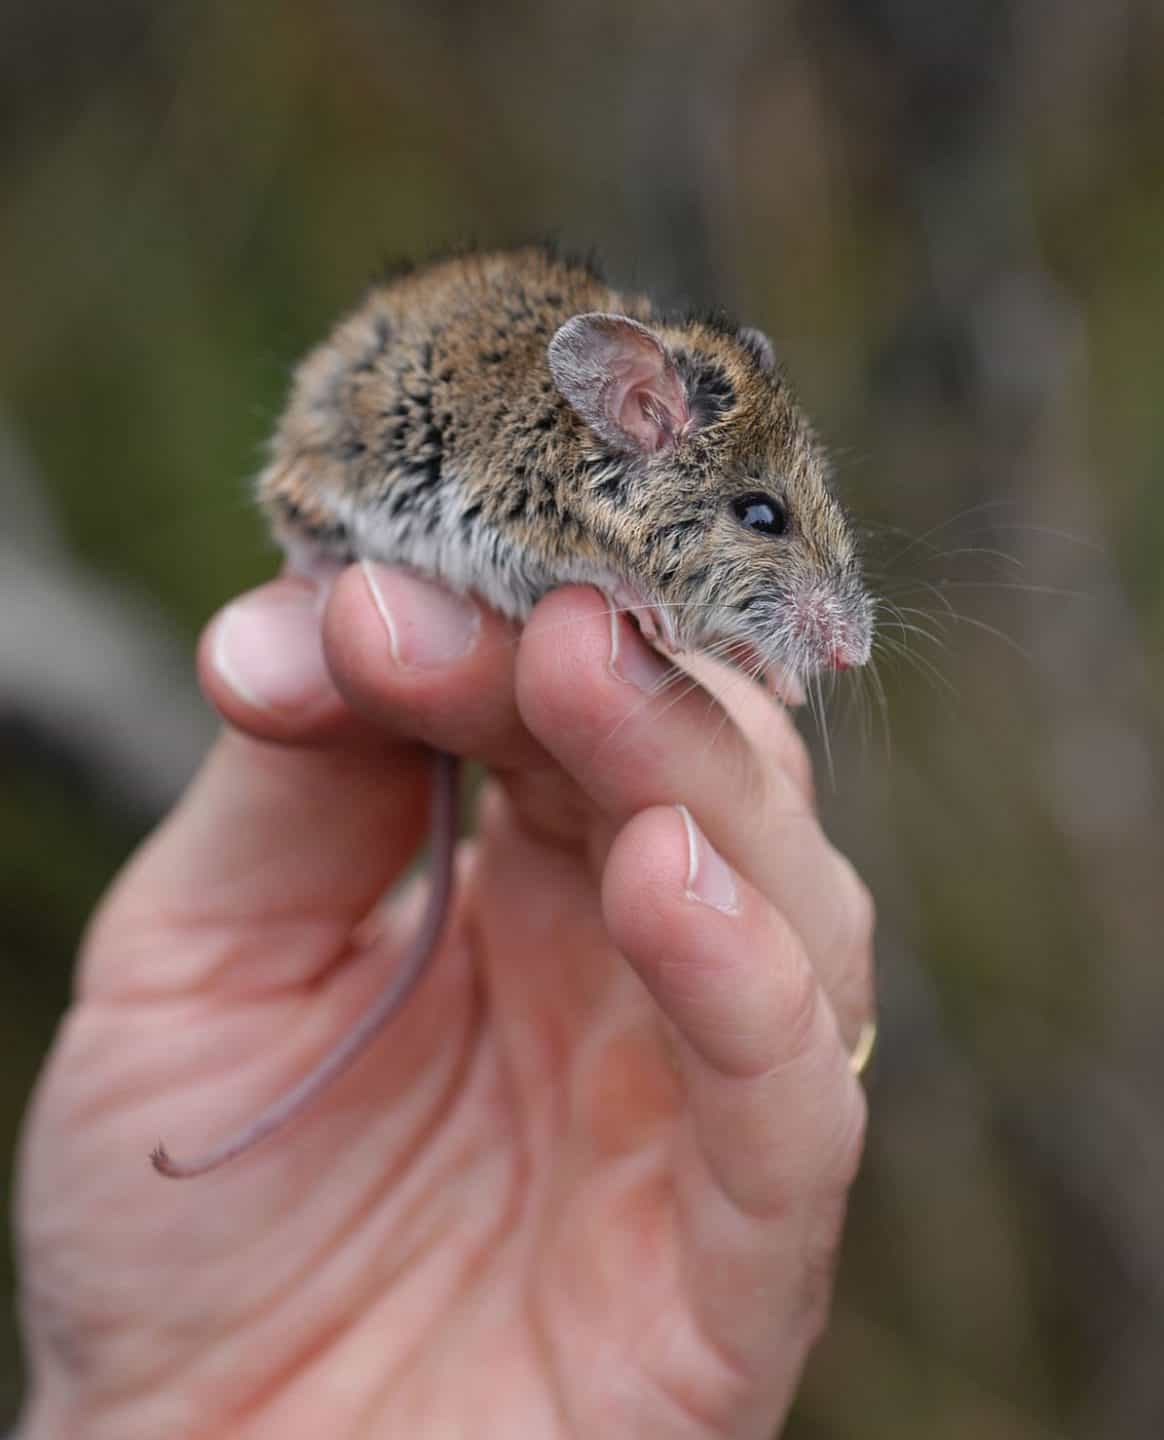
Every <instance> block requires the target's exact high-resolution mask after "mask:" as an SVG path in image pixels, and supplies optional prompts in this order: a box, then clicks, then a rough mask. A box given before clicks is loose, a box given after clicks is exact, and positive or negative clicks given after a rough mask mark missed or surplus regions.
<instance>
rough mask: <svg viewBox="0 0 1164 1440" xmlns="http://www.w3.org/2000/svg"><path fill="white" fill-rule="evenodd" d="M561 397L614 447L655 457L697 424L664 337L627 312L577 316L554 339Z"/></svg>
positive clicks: (554, 367)
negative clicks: (661, 338) (626, 313)
mask: <svg viewBox="0 0 1164 1440" xmlns="http://www.w3.org/2000/svg"><path fill="white" fill-rule="evenodd" d="M549 360H550V373H551V374H552V375H553V377H554V383H555V384H556V385H557V387H558V389H559V390H560V391H561V392H562V395H563V396H564V397H565V398H566V399H567V400H568V401H569V402H570V404H571V405H572V406H573V407H574V409H575V410H576V411H577V412H578V414H579V415H581V417H582V419H583V420H585V421H586V423H587V425H589V426H590V428H591V429H592V430H593V431H594V432H595V434H597V435H598V436H599V437H600V438H601V439H602V440H605V441H606V443H607V444H608V445H611V446H613V447H614V448H615V449H618V450H638V451H641V452H642V453H644V454H647V455H653V454H654V453H655V452H656V451H658V450H665V449H666V448H667V447H668V446H670V445H673V444H674V443H675V441H676V440H677V439H678V438H679V437H680V435H682V433H683V431H684V430H685V428H686V427H687V426H688V425H689V424H690V421H691V412H690V410H689V408H688V405H687V392H686V389H685V388H684V385H683V381H682V379H681V378H680V376H679V372H678V371H677V370H676V369H675V366H674V363H673V362H672V360H671V357H670V356H669V355H668V354H667V350H666V347H665V346H664V344H663V342H662V341H661V340H660V339H659V337H658V336H657V335H656V334H655V333H654V331H652V330H648V329H647V327H646V326H645V325H640V324H639V322H638V321H637V320H631V319H630V318H629V317H628V316H626V315H603V314H599V313H597V312H596V313H594V314H590V315H575V316H574V317H573V318H572V319H570V320H567V321H566V323H565V324H564V325H563V326H562V327H561V329H560V330H559V331H558V333H557V334H556V335H555V336H554V338H553V339H552V340H551V341H550V346H549Z"/></svg>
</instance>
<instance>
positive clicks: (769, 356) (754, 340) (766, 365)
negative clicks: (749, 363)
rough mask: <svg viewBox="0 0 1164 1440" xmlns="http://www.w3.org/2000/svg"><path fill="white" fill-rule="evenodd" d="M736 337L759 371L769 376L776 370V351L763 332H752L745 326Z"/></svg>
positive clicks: (750, 328)
mask: <svg viewBox="0 0 1164 1440" xmlns="http://www.w3.org/2000/svg"><path fill="white" fill-rule="evenodd" d="M738 336H739V341H740V344H741V345H742V346H743V347H744V349H745V350H747V351H749V353H750V354H751V356H752V358H753V360H755V362H756V364H757V365H759V367H760V369H761V370H764V371H766V372H767V373H768V374H769V375H770V374H771V373H772V371H773V370H775V369H776V350H775V347H774V346H773V344H772V342H771V340H769V339H768V337H767V335H765V334H764V332H763V330H753V329H752V327H751V326H750V325H745V326H744V328H743V329H742V330H740V331H739V332H738Z"/></svg>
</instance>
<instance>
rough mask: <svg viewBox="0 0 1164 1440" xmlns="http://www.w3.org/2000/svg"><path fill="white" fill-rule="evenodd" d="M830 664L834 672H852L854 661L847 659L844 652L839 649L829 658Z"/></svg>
mask: <svg viewBox="0 0 1164 1440" xmlns="http://www.w3.org/2000/svg"><path fill="white" fill-rule="evenodd" d="M829 664H830V665H831V666H832V667H833V669H834V670H851V669H852V668H853V664H852V661H851V660H846V659H845V655H844V652H843V651H842V650H841V649H840V648H839V647H838V648H837V649H835V650H834V651H833V653H832V654H831V655H830V656H829Z"/></svg>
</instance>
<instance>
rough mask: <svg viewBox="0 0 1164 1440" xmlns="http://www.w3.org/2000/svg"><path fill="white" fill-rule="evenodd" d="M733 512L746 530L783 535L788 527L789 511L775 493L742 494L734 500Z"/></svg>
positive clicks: (761, 533) (762, 533) (760, 533)
mask: <svg viewBox="0 0 1164 1440" xmlns="http://www.w3.org/2000/svg"><path fill="white" fill-rule="evenodd" d="M732 514H733V515H734V516H735V517H736V519H737V520H738V521H739V522H740V524H741V525H742V526H744V528H745V529H746V530H755V531H756V532H757V534H759V535H783V534H784V532H785V530H787V529H788V511H787V510H786V509H785V507H784V506H783V505H782V504H781V503H780V501H779V500H777V499H776V498H775V496H773V495H762V494H760V493H759V491H757V492H756V493H755V494H752V495H741V496H739V497H738V498H737V499H735V500H733V501H732Z"/></svg>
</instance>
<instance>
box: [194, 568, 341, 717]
mask: <svg viewBox="0 0 1164 1440" xmlns="http://www.w3.org/2000/svg"><path fill="white" fill-rule="evenodd" d="M327 597H328V589H327V588H326V587H324V586H321V585H319V584H316V583H314V582H312V581H310V580H307V579H304V578H302V577H300V576H294V575H284V576H280V577H279V579H277V580H271V581H269V582H268V583H267V584H266V585H260V586H259V587H258V588H257V589H255V590H251V591H249V592H248V593H247V594H245V595H242V596H240V597H239V598H238V599H237V600H233V601H232V602H231V603H230V604H229V605H227V606H225V607H224V608H223V609H222V610H221V611H219V613H218V614H217V615H216V616H215V617H214V619H213V620H212V621H211V622H210V624H209V625H207V627H206V629H205V630H204V631H203V633H202V637H201V639H200V641H199V644H198V678H199V680H200V681H201V683H202V688H203V690H204V691H205V693H206V696H207V698H208V699H209V700H210V701H211V703H212V704H213V705H214V707H215V709H217V710H218V712H219V714H220V715H222V717H223V719H225V720H226V721H227V722H228V723H229V724H231V725H232V726H234V727H235V729H238V730H242V731H245V732H246V733H247V734H249V735H253V736H255V738H256V739H261V740H276V741H285V742H288V743H297V744H302V743H312V742H314V741H326V740H340V739H346V740H351V739H353V738H354V737H355V734H356V732H358V731H359V730H360V729H361V728H363V727H361V724H360V722H359V721H358V720H357V719H356V717H355V716H354V715H353V714H352V712H351V710H350V709H349V707H348V706H347V704H346V703H345V702H344V700H343V698H342V697H341V695H340V693H339V691H338V690H337V689H336V687H335V684H334V682H333V681H332V678H331V676H330V674H329V673H328V669H327V663H326V661H325V659H324V654H323V643H322V639H321V627H322V623H323V612H324V609H325V606H326V603H327Z"/></svg>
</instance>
